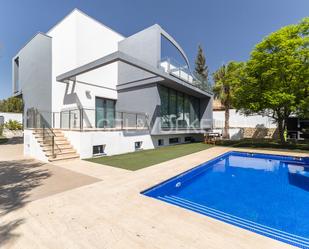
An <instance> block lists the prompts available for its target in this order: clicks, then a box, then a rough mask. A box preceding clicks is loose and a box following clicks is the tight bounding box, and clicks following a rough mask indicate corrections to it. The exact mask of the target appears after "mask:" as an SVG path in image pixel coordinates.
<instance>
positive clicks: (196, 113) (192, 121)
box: [159, 86, 200, 128]
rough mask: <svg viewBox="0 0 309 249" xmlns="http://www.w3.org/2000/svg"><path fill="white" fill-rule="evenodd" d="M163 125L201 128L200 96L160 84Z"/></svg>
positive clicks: (164, 126)
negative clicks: (190, 94)
mask: <svg viewBox="0 0 309 249" xmlns="http://www.w3.org/2000/svg"><path fill="white" fill-rule="evenodd" d="M159 89H160V91H159V92H160V99H161V108H160V111H161V127H162V128H199V127H200V122H199V121H200V120H199V117H200V101H199V99H198V98H195V97H193V96H189V95H187V94H185V93H182V92H179V91H176V90H174V89H171V88H167V87H164V86H160V87H159Z"/></svg>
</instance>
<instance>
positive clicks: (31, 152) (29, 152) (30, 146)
mask: <svg viewBox="0 0 309 249" xmlns="http://www.w3.org/2000/svg"><path fill="white" fill-rule="evenodd" d="M24 155H26V156H30V157H34V158H36V159H38V160H40V161H43V162H48V158H47V157H46V156H45V154H44V152H43V150H42V148H41V146H40V144H39V143H38V142H37V140H36V138H35V137H34V135H33V134H32V130H24Z"/></svg>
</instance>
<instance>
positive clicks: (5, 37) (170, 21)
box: [0, 0, 309, 99]
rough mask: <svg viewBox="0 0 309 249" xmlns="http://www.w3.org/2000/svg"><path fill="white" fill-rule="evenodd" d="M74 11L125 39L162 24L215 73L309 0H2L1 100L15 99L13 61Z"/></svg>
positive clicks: (306, 8) (302, 10) (305, 9)
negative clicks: (202, 54) (201, 49)
mask: <svg viewBox="0 0 309 249" xmlns="http://www.w3.org/2000/svg"><path fill="white" fill-rule="evenodd" d="M74 8H79V9H81V10H82V11H84V12H86V13H87V14H88V15H90V16H92V17H94V18H95V19H97V20H99V21H101V22H103V23H104V24H105V25H107V26H109V27H111V28H112V29H114V30H116V31H118V32H119V33H121V34H123V35H125V36H129V35H131V34H134V33H135V32H137V31H139V30H142V29H143V28H145V27H148V26H150V25H152V24H154V23H158V24H159V25H161V26H162V27H163V28H164V29H165V30H166V31H167V32H169V33H170V34H171V35H172V36H173V37H174V38H175V39H176V40H177V41H178V42H179V44H180V45H181V46H182V47H183V49H184V50H185V52H186V53H187V55H188V57H189V59H190V61H191V65H192V66H193V63H194V58H195V55H196V50H197V45H198V44H202V46H203V47H204V50H205V53H206V59H207V64H208V66H209V68H210V71H211V72H213V71H214V70H216V69H217V68H218V67H219V66H220V65H221V64H222V63H225V62H228V61H230V60H246V59H247V58H248V56H249V54H250V51H251V49H252V48H253V47H254V45H255V44H256V43H258V42H259V41H260V40H261V39H262V38H263V37H264V36H265V35H267V34H269V33H270V32H273V31H275V30H277V29H279V28H280V27H282V26H285V25H288V24H291V23H297V22H298V21H299V20H301V19H302V18H303V17H305V16H308V15H309V0H200V1H199V0H191V1H189V0H186V1H185V0H178V1H177V0H170V1H168V0H155V1H149V0H148V1H147V0H130V1H128V0H113V1H110V0H108V1H103V0H65V1H64V0H53V1H47V0H46V1H45V0H27V1H22V0H0V99H3V98H6V97H9V96H10V95H11V58H12V57H13V56H14V55H15V54H16V53H17V52H18V50H19V49H20V48H21V47H22V46H23V45H24V44H25V43H26V42H27V41H28V40H29V39H30V38H31V37H32V36H33V35H34V34H36V33H37V32H38V31H42V32H47V31H48V30H49V29H50V28H51V27H52V26H53V25H54V24H56V23H57V22H58V21H59V20H61V19H62V18H63V17H64V16H65V15H67V14H68V13H69V12H70V11H71V10H72V9H74Z"/></svg>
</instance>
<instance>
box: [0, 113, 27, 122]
mask: <svg viewBox="0 0 309 249" xmlns="http://www.w3.org/2000/svg"><path fill="white" fill-rule="evenodd" d="M0 116H3V117H4V123H6V122H7V121H9V120H16V121H18V122H19V123H23V114H22V113H13V112H0Z"/></svg>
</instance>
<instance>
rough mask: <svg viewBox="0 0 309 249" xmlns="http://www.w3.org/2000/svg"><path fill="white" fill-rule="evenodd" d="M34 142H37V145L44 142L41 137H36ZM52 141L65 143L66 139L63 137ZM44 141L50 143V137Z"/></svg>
mask: <svg viewBox="0 0 309 249" xmlns="http://www.w3.org/2000/svg"><path fill="white" fill-rule="evenodd" d="M35 138H36V140H37V141H38V142H39V143H42V142H43V141H44V140H43V137H36V136H35ZM54 140H55V142H58V141H67V139H66V138H65V137H54ZM45 141H50V142H51V141H52V138H51V137H48V138H45Z"/></svg>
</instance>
